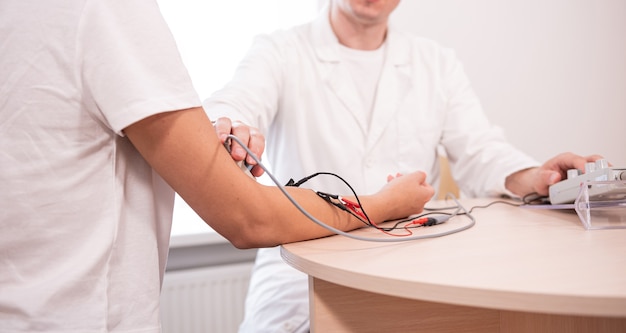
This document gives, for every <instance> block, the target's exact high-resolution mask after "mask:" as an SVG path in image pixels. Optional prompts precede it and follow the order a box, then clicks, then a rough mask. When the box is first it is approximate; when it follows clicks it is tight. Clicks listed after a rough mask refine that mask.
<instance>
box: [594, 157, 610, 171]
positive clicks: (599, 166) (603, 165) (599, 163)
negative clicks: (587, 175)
mask: <svg viewBox="0 0 626 333" xmlns="http://www.w3.org/2000/svg"><path fill="white" fill-rule="evenodd" d="M608 167H609V162H607V161H606V160H605V159H603V158H601V159H599V160H597V161H596V169H606V168H608Z"/></svg>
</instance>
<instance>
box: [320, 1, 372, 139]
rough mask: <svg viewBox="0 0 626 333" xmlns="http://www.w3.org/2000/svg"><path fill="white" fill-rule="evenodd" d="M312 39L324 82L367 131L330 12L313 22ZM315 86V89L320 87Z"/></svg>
mask: <svg viewBox="0 0 626 333" xmlns="http://www.w3.org/2000/svg"><path fill="white" fill-rule="evenodd" d="M313 25H314V29H313V30H312V32H313V35H312V41H313V45H314V49H315V53H316V55H317V58H318V60H319V61H320V68H319V69H320V75H321V79H322V82H324V84H327V85H328V88H329V89H330V90H331V91H332V92H333V93H334V94H335V95H336V96H337V99H338V100H339V101H341V103H342V104H343V105H344V106H345V107H346V109H348V110H349V112H350V114H351V115H352V117H353V118H354V121H355V122H356V123H357V124H359V127H360V128H361V131H362V132H363V134H364V135H365V133H367V127H368V124H366V123H365V118H364V117H363V112H362V110H363V105H362V104H363V103H362V101H361V100H360V99H359V94H358V91H357V88H356V85H355V83H354V81H353V79H352V77H351V76H350V73H349V71H348V68H347V67H346V66H345V65H344V64H343V63H342V62H341V61H340V57H339V49H338V45H339V42H338V41H337V37H336V36H335V34H334V33H333V31H332V28H331V26H330V22H329V20H328V13H327V12H326V14H322V15H320V16H319V17H318V18H317V20H316V21H315V22H314V23H313ZM320 88H321V87H315V88H314V89H320Z"/></svg>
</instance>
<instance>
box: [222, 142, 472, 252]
mask: <svg viewBox="0 0 626 333" xmlns="http://www.w3.org/2000/svg"><path fill="white" fill-rule="evenodd" d="M228 139H231V140H235V141H236V142H237V143H238V144H239V145H240V146H241V147H243V149H245V151H246V152H247V153H248V155H250V157H252V159H253V160H254V161H255V162H256V163H257V164H258V165H259V166H260V167H261V169H263V170H264V171H265V173H266V174H267V175H268V176H269V177H270V179H271V180H272V182H274V184H276V186H277V187H278V189H280V191H281V192H283V194H284V195H285V197H287V199H288V200H289V201H291V203H292V204H293V205H294V206H295V207H296V208H297V209H298V210H299V211H300V212H301V213H302V214H304V215H305V216H306V217H307V218H308V219H310V220H311V221H313V222H315V223H316V224H317V225H319V226H321V227H322V228H325V229H326V230H329V231H331V232H333V233H335V234H338V235H342V236H345V237H348V238H352V239H356V240H361V241H369V242H407V241H411V240H417V239H427V238H436V237H442V236H447V235H451V234H454V233H457V232H460V231H464V230H467V229H469V228H471V227H473V226H474V225H475V224H476V219H475V218H474V216H472V214H470V213H469V211H468V210H467V209H465V207H463V205H461V203H460V202H459V201H458V200H457V199H456V197H454V195H452V194H448V197H450V198H451V199H452V200H454V202H455V203H456V205H457V206H456V208H457V209H456V211H454V213H452V214H451V215H450V218H452V217H454V216H458V213H459V212H460V211H461V210H462V211H463V213H464V214H463V215H465V216H467V217H468V218H469V219H470V223H469V224H467V225H465V226H462V227H460V228H457V229H453V230H448V231H444V232H440V233H436V234H430V235H416V236H405V237H402V238H375V237H363V236H359V235H353V234H351V233H347V232H345V231H342V230H339V229H336V228H334V227H332V226H330V225H328V224H326V223H324V222H322V221H320V220H318V219H317V218H316V217H315V216H313V215H311V214H309V212H307V211H306V210H305V209H304V208H303V207H302V206H300V204H299V203H298V202H297V201H296V200H295V199H294V198H293V197H292V196H291V195H290V194H289V192H287V190H286V189H285V187H284V186H283V185H281V184H280V182H279V181H278V179H276V177H274V175H272V173H271V172H270V171H269V170H268V169H267V168H266V167H265V165H263V163H262V162H261V160H260V159H259V158H258V157H257V156H256V155H255V154H254V153H253V152H252V151H251V150H250V149H249V148H248V147H247V145H245V144H243V142H241V140H239V138H238V137H236V136H234V135H232V134H230V135H228Z"/></svg>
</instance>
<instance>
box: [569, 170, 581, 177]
mask: <svg viewBox="0 0 626 333" xmlns="http://www.w3.org/2000/svg"><path fill="white" fill-rule="evenodd" d="M579 175H580V171H578V169H569V170H567V179H574V178H576V177H578V176H579Z"/></svg>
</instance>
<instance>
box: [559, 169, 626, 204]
mask: <svg viewBox="0 0 626 333" xmlns="http://www.w3.org/2000/svg"><path fill="white" fill-rule="evenodd" d="M589 181H593V182H611V181H615V182H619V181H622V182H626V168H613V167H609V166H608V162H607V161H606V160H604V159H599V160H597V161H595V162H590V163H587V164H586V165H585V170H584V172H583V171H581V170H578V169H570V170H568V171H567V179H564V180H562V181H560V182H558V183H556V184H554V185H552V186H550V189H549V195H550V203H551V204H553V205H557V204H568V203H573V202H574V201H575V200H576V197H577V196H578V193H579V192H580V186H581V184H582V183H584V182H589ZM589 186H590V187H589V189H588V190H589V196H590V200H593V201H613V200H624V199H626V187H624V186H623V185H622V186H618V185H613V184H611V183H603V184H595V185H589Z"/></svg>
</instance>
